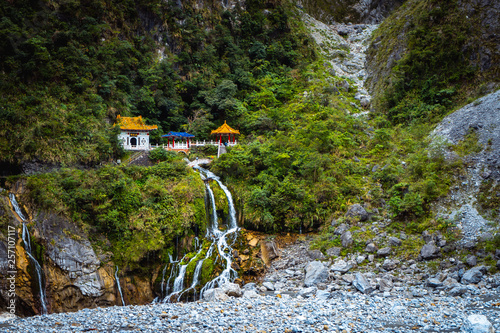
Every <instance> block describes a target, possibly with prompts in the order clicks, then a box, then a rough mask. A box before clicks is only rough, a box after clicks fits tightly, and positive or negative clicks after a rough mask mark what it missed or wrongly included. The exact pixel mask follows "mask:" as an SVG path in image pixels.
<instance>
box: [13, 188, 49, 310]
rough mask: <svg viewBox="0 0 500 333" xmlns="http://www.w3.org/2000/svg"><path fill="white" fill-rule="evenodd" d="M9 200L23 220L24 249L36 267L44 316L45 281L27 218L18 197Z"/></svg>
mask: <svg viewBox="0 0 500 333" xmlns="http://www.w3.org/2000/svg"><path fill="white" fill-rule="evenodd" d="M9 199H10V203H11V204H12V207H14V211H15V212H16V214H17V215H18V216H19V218H20V219H21V220H22V225H23V231H22V234H21V237H22V239H23V244H24V249H25V250H26V254H27V255H28V257H29V258H30V259H31V262H32V263H33V266H35V271H36V275H37V277H38V289H39V290H40V304H41V306H42V314H47V302H46V297H45V289H44V288H43V281H42V278H43V273H42V267H41V266H40V264H39V263H38V260H36V258H35V257H34V256H33V254H32V252H31V239H30V233H29V230H28V226H27V224H26V217H25V216H24V215H23V212H22V211H21V208H19V205H18V203H17V201H16V196H15V195H14V194H13V193H9Z"/></svg>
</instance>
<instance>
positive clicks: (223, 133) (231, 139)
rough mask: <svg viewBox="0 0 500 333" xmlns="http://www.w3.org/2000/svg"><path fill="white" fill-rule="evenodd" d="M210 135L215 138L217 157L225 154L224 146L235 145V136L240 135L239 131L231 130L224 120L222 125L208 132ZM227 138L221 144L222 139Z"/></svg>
mask: <svg viewBox="0 0 500 333" xmlns="http://www.w3.org/2000/svg"><path fill="white" fill-rule="evenodd" d="M210 134H211V135H216V136H217V141H218V143H219V144H218V146H219V149H218V151H217V156H220V155H221V154H223V153H225V152H226V145H229V146H234V145H236V134H240V131H238V130H235V129H233V128H231V127H230V126H229V125H228V124H227V123H226V121H225V120H224V124H223V125H222V126H221V127H219V128H218V129H216V130H213V131H212V132H210ZM226 137H227V141H225V142H224V143H223V142H222V140H223V138H226Z"/></svg>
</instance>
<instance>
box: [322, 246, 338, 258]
mask: <svg viewBox="0 0 500 333" xmlns="http://www.w3.org/2000/svg"><path fill="white" fill-rule="evenodd" d="M341 250H342V249H341V248H340V247H331V248H329V249H328V250H326V255H328V256H330V257H333V256H335V257H338V256H340V251H341Z"/></svg>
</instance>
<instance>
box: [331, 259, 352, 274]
mask: <svg viewBox="0 0 500 333" xmlns="http://www.w3.org/2000/svg"><path fill="white" fill-rule="evenodd" d="M351 268H352V266H351V265H350V264H348V263H347V262H345V261H344V260H342V259H340V260H338V261H336V262H335V263H334V264H333V265H332V266H331V267H330V270H331V271H333V272H340V273H347V272H348V271H349V270H350V269H351Z"/></svg>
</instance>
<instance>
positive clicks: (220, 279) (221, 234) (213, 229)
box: [163, 166, 239, 302]
mask: <svg viewBox="0 0 500 333" xmlns="http://www.w3.org/2000/svg"><path fill="white" fill-rule="evenodd" d="M194 168H195V169H197V170H198V171H199V172H200V177H201V179H202V180H203V181H205V187H206V190H207V193H208V197H209V200H210V205H211V208H212V214H211V216H210V217H211V221H210V223H209V224H208V227H207V233H206V237H207V238H208V239H210V240H211V241H212V243H211V244H210V247H209V249H208V250H207V253H206V254H205V258H203V259H201V260H200V259H199V255H200V253H201V251H203V246H200V248H199V250H198V253H197V254H196V255H195V256H194V257H193V258H192V259H191V260H190V261H189V262H188V263H185V262H184V259H183V260H181V261H180V263H183V262H184V263H185V264H184V265H180V263H179V264H178V265H174V266H173V267H172V270H171V272H170V276H171V277H172V274H173V273H174V272H175V271H176V269H178V274H177V277H176V278H175V280H174V286H173V291H172V293H170V294H168V288H169V284H170V278H169V281H167V283H166V288H167V292H166V293H165V294H166V295H168V296H166V297H165V298H164V300H163V302H169V301H170V300H171V298H172V296H174V295H175V296H176V297H177V300H178V301H179V300H180V298H181V296H182V295H183V294H185V293H186V292H188V291H190V290H193V291H194V292H195V293H196V287H197V286H198V284H199V282H200V274H201V270H202V266H203V261H204V260H205V259H207V258H210V257H211V256H212V254H213V250H214V248H217V251H218V254H219V257H220V259H221V264H222V265H223V266H224V269H223V270H222V272H221V273H220V274H219V276H217V277H216V278H214V279H213V280H212V281H210V282H208V283H207V284H205V286H204V287H203V288H202V289H201V292H200V298H201V297H203V292H205V290H208V289H211V288H215V287H218V286H220V285H222V284H224V283H225V282H232V281H234V279H235V278H236V277H237V273H236V271H235V270H234V269H233V268H232V267H231V264H232V260H233V257H232V253H231V252H232V248H231V245H229V244H228V238H229V236H231V235H234V234H235V233H236V232H237V231H238V230H239V229H238V226H237V223H236V210H235V209H234V204H233V198H232V196H231V192H229V190H228V189H227V187H226V186H225V185H224V184H222V182H221V181H220V179H219V177H217V176H216V175H215V174H213V173H212V172H210V171H208V170H205V169H203V168H200V167H199V166H196V167H194ZM210 179H213V180H215V181H216V182H217V183H218V184H219V186H220V188H221V189H222V190H223V191H224V193H225V195H226V198H227V201H228V211H229V219H228V223H227V228H226V230H225V231H221V230H219V223H218V217H217V208H216V205H215V197H214V193H213V191H212V188H211V187H210V184H209V182H208V181H209V180H210ZM196 243H197V242H196ZM193 260H197V262H196V267H195V270H194V273H193V280H192V282H191V285H190V286H189V287H188V288H186V289H183V288H184V286H183V284H184V277H185V275H186V269H187V266H188V265H189V264H190V263H191V261H193ZM214 264H215V263H214Z"/></svg>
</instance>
